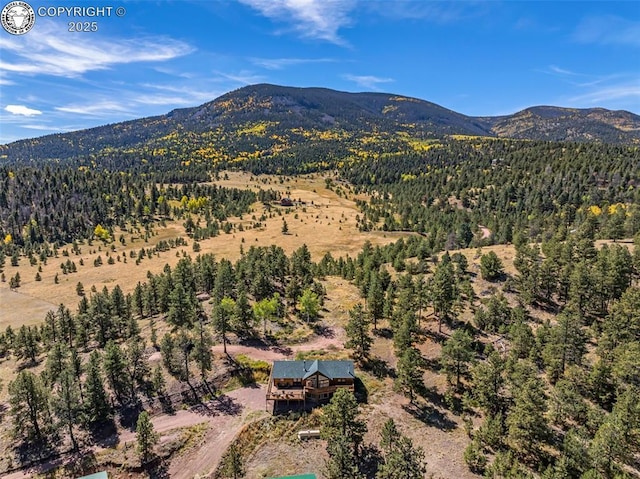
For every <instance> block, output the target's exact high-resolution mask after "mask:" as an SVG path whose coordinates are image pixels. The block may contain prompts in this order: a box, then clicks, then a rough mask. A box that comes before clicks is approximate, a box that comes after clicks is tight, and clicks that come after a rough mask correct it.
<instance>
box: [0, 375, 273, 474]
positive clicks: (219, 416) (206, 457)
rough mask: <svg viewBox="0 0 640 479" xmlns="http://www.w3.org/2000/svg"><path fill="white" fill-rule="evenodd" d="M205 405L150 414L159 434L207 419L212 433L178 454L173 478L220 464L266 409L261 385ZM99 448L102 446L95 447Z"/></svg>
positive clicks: (127, 439) (128, 436)
mask: <svg viewBox="0 0 640 479" xmlns="http://www.w3.org/2000/svg"><path fill="white" fill-rule="evenodd" d="M207 407H208V409H205V408H203V407H197V408H192V409H188V410H180V411H176V413H175V414H160V415H158V416H154V417H152V418H151V421H152V422H153V427H154V429H155V431H156V432H157V433H159V434H163V433H168V432H170V431H172V430H174V429H178V428H183V427H188V426H193V425H195V424H200V423H207V424H208V426H209V433H208V437H207V440H206V441H205V444H204V445H203V447H201V448H199V449H197V450H195V451H192V452H190V453H188V454H187V455H185V456H181V457H177V458H176V459H175V460H173V461H172V462H171V467H170V469H169V474H170V477H171V478H177V479H187V478H193V477H196V476H197V475H198V474H203V473H205V474H206V473H207V472H209V471H212V470H213V469H215V467H217V465H218V462H219V461H220V458H221V457H222V453H223V452H224V451H225V450H226V448H227V447H228V446H229V444H230V443H231V441H232V440H233V438H234V437H235V435H236V434H237V433H238V431H240V428H241V427H242V425H243V424H244V422H245V421H246V419H247V416H248V415H249V414H252V413H253V414H254V415H255V413H256V411H264V409H265V391H264V388H263V387H262V386H260V385H255V386H253V387H244V388H240V389H236V390H234V391H231V392H229V393H228V394H226V395H223V396H221V397H220V398H219V399H214V400H212V401H210V402H209V403H207ZM135 439H136V435H135V431H129V430H124V431H122V432H121V433H120V434H119V435H118V441H117V442H118V443H119V444H125V443H132V442H134V441H135ZM93 450H94V451H95V452H98V451H99V450H100V448H98V447H95V448H94V449H93ZM68 460H73V459H72V458H71V457H69V456H66V457H65V458H63V459H60V460H53V461H50V462H47V463H44V464H42V465H40V466H39V467H36V468H29V469H24V470H21V471H16V472H13V473H11V474H8V475H6V476H3V479H27V478H30V477H33V476H34V475H35V474H44V473H46V472H47V471H48V470H50V469H52V468H54V467H58V466H60V465H61V464H62V463H63V461H68Z"/></svg>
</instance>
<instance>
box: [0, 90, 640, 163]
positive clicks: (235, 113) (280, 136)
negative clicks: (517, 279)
mask: <svg viewBox="0 0 640 479" xmlns="http://www.w3.org/2000/svg"><path fill="white" fill-rule="evenodd" d="M378 134H382V135H383V137H388V138H390V139H393V140H394V141H396V142H397V143H398V144H399V145H402V146H403V147H404V148H407V147H408V148H409V149H411V148H412V147H413V148H415V147H417V146H419V144H420V142H421V141H422V140H425V139H430V138H442V137H444V136H445V135H481V136H489V137H496V136H497V137H506V138H519V139H530V140H553V141H579V142H598V143H614V144H638V142H639V141H640V117H638V116H637V115H634V114H632V113H629V112H626V111H609V110H604V109H586V110H578V109H566V108H559V107H533V108H529V109H527V110H523V111H521V112H518V113H515V114H513V115H509V116H501V117H470V116H466V115H463V114H461V113H457V112H454V111H451V110H448V109H446V108H443V107H441V106H439V105H436V104H434V103H430V102H428V101H424V100H420V99H416V98H410V97H405V96H401V95H392V94H386V93H345V92H339V91H335V90H329V89H325V88H292V87H283V86H277V85H267V84H259V85H252V86H247V87H244V88H240V89H239V90H235V91H232V92H230V93H227V94H225V95H222V96H221V97H219V98H217V99H216V100H213V101H212V102H209V103H205V104H204V105H201V106H198V107H194V108H185V109H179V110H174V111H172V112H170V113H168V114H167V115H163V116H157V117H151V118H143V119H140V120H133V121H127V122H123V123H117V124H113V125H106V126H102V127H99V128H92V129H89V130H83V131H77V132H72V133H61V134H55V135H49V136H44V137H41V138H34V139H30V140H21V141H17V142H14V143H11V144H8V145H2V146H0V163H5V162H7V163H20V164H30V163H33V162H36V163H37V162H39V161H43V160H58V161H59V160H76V161H80V162H85V163H86V162H88V163H89V164H90V163H91V162H93V161H97V162H98V164H100V165H101V166H105V167H109V168H113V167H120V168H123V167H128V166H131V165H139V164H141V162H142V160H147V161H153V162H154V163H155V164H156V167H159V164H160V163H162V162H163V160H165V161H166V160H167V156H171V157H172V159H173V160H178V161H193V162H206V163H209V164H210V163H212V162H214V163H217V162H220V161H238V160H243V159H246V158H261V159H267V158H268V159H270V160H274V161H277V160H278V159H279V157H280V154H281V153H285V154H286V155H291V154H293V155H296V154H297V153H298V152H299V151H300V150H304V149H306V148H308V147H309V146H313V148H314V149H317V150H318V154H320V155H322V156H329V157H330V158H340V159H341V158H342V157H345V156H349V152H348V150H345V149H343V148H341V145H342V143H343V142H344V141H345V140H346V141H348V142H350V143H356V144H357V143H358V142H362V141H365V142H366V141H367V139H368V138H369V137H370V136H371V135H378ZM178 164H179V163H175V162H171V163H170V168H171V167H173V168H174V167H176V166H177V165H178ZM170 168H169V169H170Z"/></svg>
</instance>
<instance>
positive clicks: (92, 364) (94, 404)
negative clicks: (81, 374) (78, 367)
mask: <svg viewBox="0 0 640 479" xmlns="http://www.w3.org/2000/svg"><path fill="white" fill-rule="evenodd" d="M100 362H101V357H100V353H98V352H97V351H93V352H92V353H91V355H90V356H89V361H88V362H87V374H86V379H85V383H84V387H85V396H86V399H85V415H86V418H87V421H88V422H89V423H90V424H96V423H100V422H103V421H106V420H107V419H108V417H109V414H110V413H111V406H110V405H109V396H108V395H107V392H106V391H105V389H104V377H103V375H102V369H101V366H100Z"/></svg>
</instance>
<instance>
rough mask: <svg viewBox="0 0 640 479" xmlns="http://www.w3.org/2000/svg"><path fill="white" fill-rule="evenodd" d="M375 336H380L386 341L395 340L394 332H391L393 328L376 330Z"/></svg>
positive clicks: (374, 331)
mask: <svg viewBox="0 0 640 479" xmlns="http://www.w3.org/2000/svg"><path fill="white" fill-rule="evenodd" d="M373 334H374V335H375V336H379V337H381V338H385V339H392V338H393V331H391V328H378V329H374V330H373Z"/></svg>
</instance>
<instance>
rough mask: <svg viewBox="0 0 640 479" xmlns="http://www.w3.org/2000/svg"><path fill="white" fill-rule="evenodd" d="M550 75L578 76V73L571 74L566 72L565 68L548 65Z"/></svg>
mask: <svg viewBox="0 0 640 479" xmlns="http://www.w3.org/2000/svg"><path fill="white" fill-rule="evenodd" d="M549 72H550V73H557V74H559V75H579V73H575V72H572V71H571V70H566V69H565V68H560V67H558V66H555V65H549Z"/></svg>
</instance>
